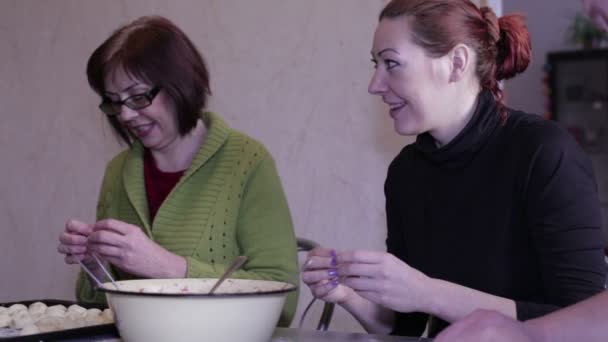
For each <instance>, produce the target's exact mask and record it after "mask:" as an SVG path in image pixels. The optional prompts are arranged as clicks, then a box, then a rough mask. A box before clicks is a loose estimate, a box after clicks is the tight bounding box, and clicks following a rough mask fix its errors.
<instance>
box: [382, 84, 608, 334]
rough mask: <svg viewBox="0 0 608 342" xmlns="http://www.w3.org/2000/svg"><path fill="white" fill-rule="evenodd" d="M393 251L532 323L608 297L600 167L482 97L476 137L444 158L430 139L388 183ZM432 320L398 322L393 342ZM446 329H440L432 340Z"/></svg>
mask: <svg viewBox="0 0 608 342" xmlns="http://www.w3.org/2000/svg"><path fill="white" fill-rule="evenodd" d="M385 194H386V213H387V221H388V235H387V249H388V252H389V253H392V254H394V255H395V256H397V257H398V258H399V259H401V260H403V261H404V262H406V263H407V264H408V265H410V266H412V267H414V268H416V269H418V270H420V271H422V272H423V273H425V274H426V275H428V276H430V277H433V278H439V279H443V280H447V281H450V282H453V283H456V284H460V285H464V286H467V287H470V288H473V289H477V290H480V291H483V292H486V293H490V294H494V295H497V296H501V297H505V298H510V299H513V300H514V301H515V302H516V306H517V318H518V319H520V320H526V319H530V318H534V317H537V316H541V315H544V314H546V313H548V312H551V311H553V310H556V309H558V308H560V307H563V306H567V305H570V304H573V303H575V302H578V301H580V300H582V299H585V298H587V297H589V296H591V295H593V294H595V293H598V292H600V291H602V290H603V289H604V281H605V279H606V269H605V265H604V260H603V252H602V249H603V247H604V246H603V235H602V233H601V216H600V215H601V214H600V206H599V200H598V195H597V189H596V183H595V178H594V175H593V170H592V165H591V162H590V160H589V159H588V157H587V156H586V155H585V153H584V152H583V151H582V150H581V149H580V148H579V146H578V145H577V143H576V142H575V141H574V140H573V139H572V138H571V137H570V136H569V134H568V133H567V132H566V131H564V130H563V129H562V128H560V127H559V126H558V125H557V124H556V123H555V122H552V121H548V120H544V119H543V118H541V117H539V116H537V115H531V114H525V113H522V112H517V111H512V110H510V111H509V114H508V117H507V120H506V121H505V122H501V120H500V117H499V114H498V111H497V108H496V103H495V101H494V100H493V98H492V95H491V94H490V93H489V92H482V93H481V95H480V97H479V101H478V104H477V108H476V110H475V113H474V115H473V117H472V118H471V120H470V122H469V123H468V124H467V126H466V127H465V128H464V129H463V131H462V132H460V134H459V135H458V136H456V137H455V138H454V139H453V140H452V141H451V142H450V143H449V144H447V145H445V146H443V147H441V148H437V147H436V145H435V141H434V139H433V138H432V137H431V136H430V135H429V134H428V133H425V134H421V135H419V136H418V137H417V139H416V142H415V143H413V144H411V145H408V146H406V147H405V148H404V149H403V150H402V151H401V153H400V154H399V155H398V156H397V157H396V158H395V160H394V161H393V162H392V163H391V165H390V167H389V170H388V176H387V179H386V183H385ZM427 319H428V315H425V314H421V313H410V314H404V313H398V314H397V319H396V322H395V326H394V330H393V334H397V335H410V336H411V335H420V334H421V333H422V331H423V330H424V327H425V323H426V321H427ZM445 325H447V323H445V322H443V321H440V320H438V319H434V318H433V319H432V320H431V327H430V328H431V332H430V334H431V335H432V336H433V335H435V334H436V333H438V332H439V331H440V330H441V329H442V328H443V327H445Z"/></svg>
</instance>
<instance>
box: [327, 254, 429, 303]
mask: <svg viewBox="0 0 608 342" xmlns="http://www.w3.org/2000/svg"><path fill="white" fill-rule="evenodd" d="M337 262H338V265H339V267H338V276H339V277H340V280H341V283H342V284H344V285H346V286H347V287H349V288H352V289H353V290H354V291H356V292H357V294H359V295H360V296H361V297H363V298H366V299H367V300H369V301H371V302H373V303H376V304H378V305H381V306H383V307H386V308H388V309H391V310H393V311H398V312H414V311H422V312H428V310H427V306H428V305H429V303H428V299H429V296H430V294H429V293H428V287H429V286H428V283H429V280H430V278H428V277H427V276H426V275H424V274H423V273H421V272H420V271H418V270H416V269H414V268H412V267H410V266H408V265H407V264H406V263H404V262H403V261H401V260H399V259H398V258H397V257H395V256H393V255H392V254H388V253H385V252H371V251H348V252H341V253H338V257H337Z"/></svg>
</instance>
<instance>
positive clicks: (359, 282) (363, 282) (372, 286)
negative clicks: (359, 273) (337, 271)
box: [340, 277, 379, 292]
mask: <svg viewBox="0 0 608 342" xmlns="http://www.w3.org/2000/svg"><path fill="white" fill-rule="evenodd" d="M340 283H342V284H344V285H346V286H348V287H350V288H351V289H353V290H355V291H357V292H359V291H372V292H378V285H379V284H378V280H377V279H374V278H360V277H346V278H340Z"/></svg>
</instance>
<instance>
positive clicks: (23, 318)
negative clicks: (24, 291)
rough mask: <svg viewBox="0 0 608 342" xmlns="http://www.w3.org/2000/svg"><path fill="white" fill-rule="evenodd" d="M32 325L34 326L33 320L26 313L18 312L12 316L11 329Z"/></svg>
mask: <svg viewBox="0 0 608 342" xmlns="http://www.w3.org/2000/svg"><path fill="white" fill-rule="evenodd" d="M32 324H34V320H33V319H32V316H30V314H29V313H28V312H27V311H20V312H17V313H16V314H14V315H13V328H16V329H23V328H25V327H26V326H28V325H32Z"/></svg>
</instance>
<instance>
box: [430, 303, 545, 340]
mask: <svg viewBox="0 0 608 342" xmlns="http://www.w3.org/2000/svg"><path fill="white" fill-rule="evenodd" d="M456 341H479V342H484V341H488V342H532V341H538V340H537V339H535V338H534V337H533V334H532V333H531V332H530V331H528V327H526V326H525V324H523V323H521V322H518V321H516V320H514V319H513V318H509V317H507V316H504V315H501V314H499V313H497V312H495V311H487V310H477V311H475V312H474V313H472V314H471V315H469V316H467V317H466V318H464V319H463V320H460V321H458V322H457V323H454V324H452V325H451V326H449V327H448V328H447V329H446V330H444V331H443V332H442V333H441V334H439V336H437V338H435V342H456Z"/></svg>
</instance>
